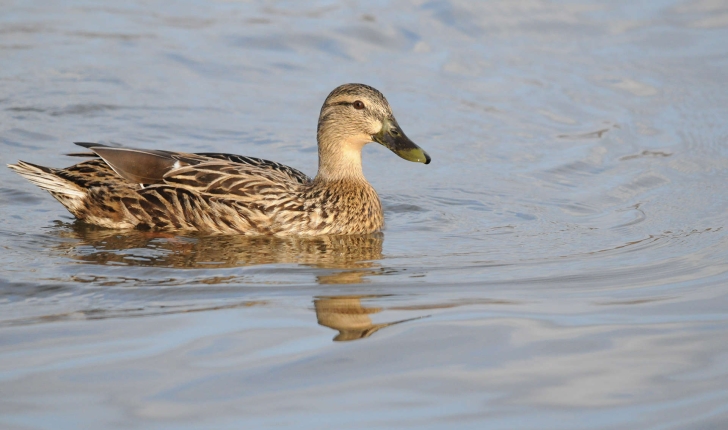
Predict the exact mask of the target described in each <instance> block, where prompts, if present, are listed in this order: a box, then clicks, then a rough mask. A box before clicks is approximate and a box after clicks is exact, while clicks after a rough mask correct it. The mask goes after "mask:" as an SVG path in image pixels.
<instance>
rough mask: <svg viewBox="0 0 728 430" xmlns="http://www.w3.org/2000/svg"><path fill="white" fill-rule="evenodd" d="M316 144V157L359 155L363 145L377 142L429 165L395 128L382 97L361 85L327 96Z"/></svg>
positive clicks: (398, 153) (417, 148) (410, 158)
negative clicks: (348, 153)
mask: <svg viewBox="0 0 728 430" xmlns="http://www.w3.org/2000/svg"><path fill="white" fill-rule="evenodd" d="M318 141H319V156H320V158H322V157H324V156H327V155H328V154H330V153H337V154H338V153H342V152H348V151H351V152H357V153H358V154H361V148H362V147H363V146H364V145H366V144H367V143H369V142H377V143H380V144H382V145H384V146H385V147H387V148H389V149H390V150H391V151H392V152H394V153H395V154H397V155H399V156H400V157H402V158H404V159H405V160H409V161H415V162H420V163H425V164H428V163H429V162H430V156H429V155H427V153H426V152H425V151H424V150H422V148H420V147H419V146H417V145H415V143H414V142H412V141H411V140H410V139H409V138H408V137H407V136H406V135H405V134H404V131H402V129H401V128H400V127H399V124H397V120H396V119H394V115H393V114H392V108H390V107H389V103H388V102H387V99H385V98H384V95H382V93H380V92H379V91H377V90H376V89H374V88H372V87H370V86H368V85H363V84H345V85H342V86H340V87H338V88H336V89H335V90H334V91H332V92H331V94H329V96H328V97H327V98H326V101H325V102H324V105H323V107H322V108H321V115H320V116H319V122H318Z"/></svg>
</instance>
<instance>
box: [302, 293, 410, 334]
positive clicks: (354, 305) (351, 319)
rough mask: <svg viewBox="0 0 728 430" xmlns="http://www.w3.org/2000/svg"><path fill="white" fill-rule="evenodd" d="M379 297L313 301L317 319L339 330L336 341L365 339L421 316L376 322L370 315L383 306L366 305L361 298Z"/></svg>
mask: <svg viewBox="0 0 728 430" xmlns="http://www.w3.org/2000/svg"><path fill="white" fill-rule="evenodd" d="M377 297H381V296H331V297H317V298H316V299H314V301H313V305H314V308H315V309H316V319H317V320H318V323H319V324H320V325H322V326H324V327H329V328H332V329H334V330H337V331H338V332H339V334H338V335H336V336H335V337H334V341H349V340H358V339H364V338H366V337H369V336H371V335H372V334H374V333H376V332H377V331H379V330H381V329H383V328H385V327H389V326H392V325H395V324H399V323H403V322H407V321H412V320H415V319H418V318H420V317H418V318H409V319H404V320H400V321H394V322H389V323H383V324H374V323H373V322H372V319H371V318H370V317H369V315H371V314H376V313H378V312H381V311H382V308H367V307H364V306H363V305H362V303H361V299H363V298H377Z"/></svg>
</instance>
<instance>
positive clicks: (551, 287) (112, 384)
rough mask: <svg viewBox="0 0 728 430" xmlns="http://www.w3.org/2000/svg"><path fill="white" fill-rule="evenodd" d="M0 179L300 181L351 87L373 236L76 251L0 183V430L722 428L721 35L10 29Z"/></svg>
mask: <svg viewBox="0 0 728 430" xmlns="http://www.w3.org/2000/svg"><path fill="white" fill-rule="evenodd" d="M0 11H2V13H0V63H1V64H2V67H0V145H1V148H2V151H1V155H0V161H2V162H3V163H9V162H15V161H16V160H17V159H22V160H26V161H29V162H33V163H37V164H41V165H50V166H58V167H61V166H67V165H70V164H73V163H75V162H77V161H78V159H74V158H71V157H66V156H64V155H63V154H65V153H68V152H73V151H76V150H77V148H76V147H74V146H73V145H72V144H71V142H73V141H100V142H105V143H109V142H120V143H123V144H125V145H127V146H137V147H149V148H160V149H173V150H182V151H190V152H195V151H196V152H204V151H218V152H232V153H239V154H244V155H250V156H258V157H262V158H267V159H272V160H276V161H279V162H283V163H286V164H289V165H291V166H293V167H296V168H299V169H301V170H302V171H304V172H306V173H308V174H311V175H313V174H314V173H315V169H316V145H315V140H314V137H315V126H316V119H317V116H318V111H319V109H320V106H321V103H322V102H323V99H324V98H325V97H326V95H327V94H328V92H329V91H330V90H331V89H333V88H334V87H336V86H337V85H339V84H342V83H345V82H364V83H367V84H370V85H373V86H374V87H376V88H378V89H380V90H382V91H383V92H384V94H385V95H386V96H387V97H388V99H389V101H390V103H391V104H392V107H393V109H394V112H395V115H396V116H397V119H398V121H399V123H400V124H401V125H402V127H403V129H404V130H405V132H406V133H407V134H408V136H410V137H411V138H412V139H413V140H414V141H415V142H416V143H418V144H419V145H420V146H422V147H423V148H424V149H425V150H426V151H427V152H428V153H429V154H430V155H431V156H432V159H433V162H432V164H430V165H428V166H424V165H422V164H415V163H408V162H406V161H404V160H401V159H399V158H398V157H396V156H395V155H394V154H392V153H391V152H389V151H388V150H386V149H384V148H382V147H381V146H378V145H369V146H368V147H367V148H365V151H364V169H365V174H366V175H367V177H368V178H369V180H370V182H371V183H372V184H373V185H374V187H375V188H376V189H377V190H378V192H379V194H380V196H381V198H382V201H383V204H384V207H385V211H386V222H387V226H386V229H385V231H384V232H383V234H381V235H375V236H369V237H352V238H318V239H308V240H302V239H296V238H276V239H272V238H254V239H250V238H240V237H212V238H211V237H200V236H175V235H173V234H150V233H144V232H117V231H110V230H104V229H99V228H94V227H91V226H85V225H83V224H80V223H75V222H74V221H73V219H72V218H71V216H70V215H69V214H68V213H67V212H66V211H65V209H63V207H62V206H61V205H60V204H58V203H57V202H55V200H53V199H52V198H51V197H50V196H49V195H47V193H44V192H42V191H40V190H38V189H36V188H34V187H33V186H32V185H31V184H30V183H28V182H26V181H24V180H23V179H22V178H20V177H19V176H17V175H14V174H13V173H12V172H11V171H10V170H9V169H5V168H2V169H0V181H1V182H0V183H1V185H0V249H1V250H2V251H0V267H2V269H0V381H1V382H0V427H3V428H9V429H21V428H22V429H29V428H32V429H76V428H175V429H177V428H268V427H290V428H310V429H314V428H316V429H318V428H343V427H346V428H367V429H370V428H382V429H384V428H408V427H409V428H412V427H416V428H453V427H457V428H473V429H476V428H477V429H484V428H487V429H535V428H539V429H544V428H550V429H583V428H594V429H615V428H625V429H634V428H640V429H695V428H701V429H718V428H724V427H725V426H726V424H725V423H726V422H728V406H727V405H728V389H727V388H726V387H728V365H726V363H727V362H728V361H727V360H728V346H727V345H728V313H727V312H726V309H728V234H727V231H726V224H727V222H728V191H726V189H727V187H726V180H727V179H728V122H726V118H728V92H727V91H726V78H727V77H728V48H727V46H728V45H726V43H725V41H726V40H728V5H727V4H726V3H725V2H724V1H720V0H715V1H711V0H702V1H684V2H677V1H649V2H648V1H637V2H634V1H631V2H626V1H624V2H622V1H615V2H588V1H582V2H576V3H566V2H543V1H526V2H518V3H515V2H510V1H492V2H487V3H486V2H482V3H480V2H478V3H475V2H465V1H429V2H422V1H412V2H384V1H377V2H347V3H339V2H327V1H316V2H308V3H306V4H305V5H304V4H302V3H293V2H258V1H254V2H201V1H188V2H176V3H174V5H172V4H167V3H164V2H161V3H155V4H148V3H147V2H124V3H123V4H121V3H118V2H105V3H100V2H84V1H73V2H62V4H61V3H59V2H43V1H24V2H16V3H12V2H11V3H6V4H4V5H3V6H0Z"/></svg>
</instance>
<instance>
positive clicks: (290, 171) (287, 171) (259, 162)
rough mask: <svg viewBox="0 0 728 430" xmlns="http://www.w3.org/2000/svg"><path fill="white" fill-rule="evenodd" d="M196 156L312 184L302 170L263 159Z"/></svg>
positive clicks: (213, 154)
mask: <svg viewBox="0 0 728 430" xmlns="http://www.w3.org/2000/svg"><path fill="white" fill-rule="evenodd" d="M195 155H201V156H203V157H210V158H215V159H218V160H228V161H232V162H233V163H238V164H247V165H250V166H256V167H259V168H261V169H270V170H275V171H278V172H280V173H282V174H284V175H286V176H288V177H289V178H290V180H292V181H295V182H298V183H300V184H305V183H308V182H311V178H309V177H308V176H306V174H304V173H303V172H301V171H300V170H297V169H294V168H293V167H290V166H286V165H285V164H281V163H276V162H275V161H270V160H264V159H262V158H256V157H246V156H243V155H235V154H224V153H217V152H197V153H195Z"/></svg>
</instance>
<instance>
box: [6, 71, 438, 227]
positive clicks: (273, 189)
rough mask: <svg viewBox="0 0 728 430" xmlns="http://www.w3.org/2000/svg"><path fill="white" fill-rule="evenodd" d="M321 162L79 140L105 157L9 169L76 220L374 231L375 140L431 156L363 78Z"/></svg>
mask: <svg viewBox="0 0 728 430" xmlns="http://www.w3.org/2000/svg"><path fill="white" fill-rule="evenodd" d="M317 140H318V155H319V167H318V173H317V174H316V177H315V178H313V179H311V178H309V177H308V176H306V175H305V174H303V173H301V172H300V171H298V170H296V169H294V168H291V167H288V166H285V165H282V164H279V163H275V162H273V161H268V160H263V159H260V158H253V157H245V156H240V155H233V154H218V153H197V154H189V153H182V152H171V151H162V150H147V149H132V148H121V147H110V146H105V145H100V144H95V143H77V144H78V145H80V146H83V147H86V148H88V149H90V150H91V151H93V152H94V153H95V155H97V156H98V157H100V158H95V159H92V160H88V161H84V162H82V163H79V164H76V165H73V166H71V167H67V168H65V169H55V168H50V167H43V166H37V165H34V164H31V163H26V162H24V161H19V162H18V163H17V164H13V165H8V167H10V168H11V169H13V170H14V171H15V172H17V173H19V174H20V175H22V176H23V177H25V178H26V179H28V180H29V181H31V182H33V183H34V184H36V185H37V186H39V187H41V188H43V189H44V190H47V191H48V192H50V193H51V194H52V195H53V197H55V198H56V199H57V200H58V201H59V202H61V203H62V204H63V205H64V206H65V207H66V208H67V209H68V210H69V211H70V212H71V213H72V214H73V215H74V216H75V217H76V218H78V219H80V220H83V221H85V222H88V223H91V224H96V225H99V226H102V227H110V228H117V229H124V228H141V229H151V230H183V231H199V232H203V233H213V234H249V235H288V234H297V235H323V234H368V233H373V232H376V231H379V230H381V228H382V227H383V225H384V215H383V212H382V205H381V203H380V201H379V197H378V196H377V193H376V191H374V188H372V186H371V185H370V184H369V183H368V182H367V180H366V179H365V178H364V174H363V172H362V165H361V151H362V148H363V147H364V145H366V144H367V143H369V142H372V141H374V142H377V143H380V144H382V145H384V146H385V147H387V148H389V149H390V150H392V152H394V153H395V154H397V155H399V156H400V157H402V158H404V159H405V160H409V161H415V162H421V163H425V164H428V163H429V162H430V156H429V155H427V153H426V152H425V151H424V150H422V149H421V148H420V147H418V146H417V145H415V144H414V142H412V141H411V140H410V139H409V138H407V136H406V135H405V134H404V132H403V131H402V129H401V128H400V127H399V124H397V121H396V120H395V119H394V115H393V114H392V109H391V108H390V106H389V103H388V102H387V99H385V98H384V95H382V93H380V92H379V91H377V90H376V89H374V88H372V87H370V86H367V85H362V84H346V85H342V86H340V87H338V88H336V89H335V90H333V91H332V92H331V94H329V96H328V97H327V98H326V101H324V105H323V107H322V108H321V113H320V115H319V121H318V131H317Z"/></svg>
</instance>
